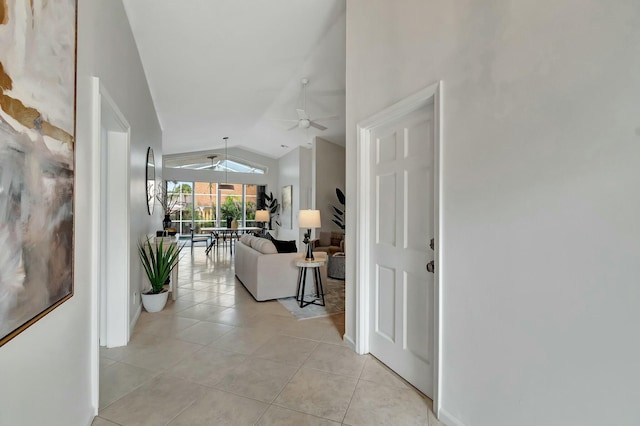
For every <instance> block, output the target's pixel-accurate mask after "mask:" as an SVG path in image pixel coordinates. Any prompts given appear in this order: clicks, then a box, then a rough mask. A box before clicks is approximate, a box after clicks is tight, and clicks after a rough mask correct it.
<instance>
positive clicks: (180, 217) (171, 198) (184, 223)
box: [165, 181, 193, 234]
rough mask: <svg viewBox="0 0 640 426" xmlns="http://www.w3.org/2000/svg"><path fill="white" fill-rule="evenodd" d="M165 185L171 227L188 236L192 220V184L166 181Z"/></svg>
mask: <svg viewBox="0 0 640 426" xmlns="http://www.w3.org/2000/svg"><path fill="white" fill-rule="evenodd" d="M165 185H166V189H167V199H168V201H167V205H168V206H169V207H170V211H171V215H170V217H171V222H173V227H174V228H176V229H177V230H178V232H179V233H181V234H188V233H189V229H190V227H191V223H192V219H193V182H175V181H166V182H165Z"/></svg>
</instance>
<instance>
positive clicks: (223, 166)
mask: <svg viewBox="0 0 640 426" xmlns="http://www.w3.org/2000/svg"><path fill="white" fill-rule="evenodd" d="M212 156H213V157H214V158H213V159H211V157H212ZM163 164H164V167H168V168H172V169H189V170H215V171H218V172H224V171H227V172H230V173H252V174H259V175H263V174H265V173H266V171H267V168H266V167H265V166H263V165H261V164H257V163H252V162H250V161H248V160H243V159H239V158H234V157H232V156H229V158H227V159H225V160H223V156H222V155H216V154H212V153H209V154H200V155H168V156H165V157H164V161H163Z"/></svg>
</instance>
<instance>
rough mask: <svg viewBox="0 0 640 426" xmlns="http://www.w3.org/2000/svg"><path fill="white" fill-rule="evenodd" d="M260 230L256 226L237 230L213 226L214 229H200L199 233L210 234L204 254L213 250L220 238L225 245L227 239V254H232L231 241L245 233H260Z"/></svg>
mask: <svg viewBox="0 0 640 426" xmlns="http://www.w3.org/2000/svg"><path fill="white" fill-rule="evenodd" d="M260 231H262V228H260V227H257V226H239V227H237V228H227V227H223V226H214V227H202V228H200V232H209V233H211V242H210V243H209V245H208V246H207V249H206V250H205V253H206V254H209V252H210V251H211V250H212V249H213V247H214V246H215V245H216V244H217V243H218V240H219V238H220V237H222V242H223V243H226V241H227V238H229V253H231V254H233V239H234V238H236V239H237V238H238V237H239V236H240V234H245V233H247V232H260Z"/></svg>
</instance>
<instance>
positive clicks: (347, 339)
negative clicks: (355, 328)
mask: <svg viewBox="0 0 640 426" xmlns="http://www.w3.org/2000/svg"><path fill="white" fill-rule="evenodd" d="M342 338H343V339H344V341H345V342H346V343H347V346H349V347H350V348H351V350H352V351H354V352H355V351H356V342H354V341H353V339H352V338H351V337H349V336H347V335H346V334H345V335H343V336H342Z"/></svg>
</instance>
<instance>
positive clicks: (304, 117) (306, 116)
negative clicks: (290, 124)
mask: <svg viewBox="0 0 640 426" xmlns="http://www.w3.org/2000/svg"><path fill="white" fill-rule="evenodd" d="M296 112H297V113H298V119H300V120H308V119H309V114H307V112H306V111H305V110H303V109H296Z"/></svg>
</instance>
